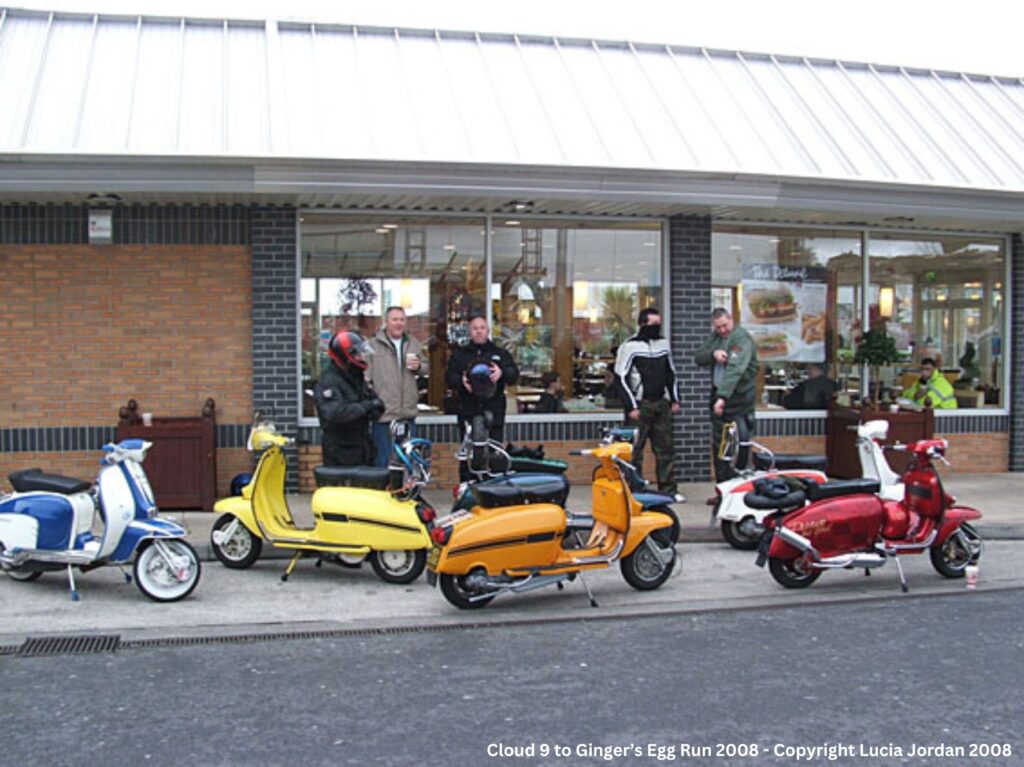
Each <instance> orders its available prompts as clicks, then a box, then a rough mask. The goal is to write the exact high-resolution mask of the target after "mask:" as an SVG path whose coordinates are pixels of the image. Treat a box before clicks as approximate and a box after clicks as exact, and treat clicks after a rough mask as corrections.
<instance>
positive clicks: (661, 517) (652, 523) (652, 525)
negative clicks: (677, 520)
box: [619, 511, 672, 559]
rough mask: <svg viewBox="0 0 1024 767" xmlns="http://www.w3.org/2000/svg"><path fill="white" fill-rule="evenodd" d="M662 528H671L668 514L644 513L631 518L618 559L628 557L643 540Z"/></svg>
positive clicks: (670, 519) (670, 518)
mask: <svg viewBox="0 0 1024 767" xmlns="http://www.w3.org/2000/svg"><path fill="white" fill-rule="evenodd" d="M664 527H672V517H670V516H669V515H668V514H660V513H658V512H656V511H645V512H643V513H642V514H639V515H637V516H635V517H633V519H632V520H630V523H629V533H628V534H627V535H626V543H625V544H624V545H623V547H622V552H621V553H620V554H619V558H620V559H621V558H623V557H628V556H629V555H630V554H632V553H633V551H634V550H635V549H636V547H637V546H639V545H640V544H641V543H643V540H644V538H646V537H647V536H648V535H650V534H651V533H653V532H654V531H655V530H661V529H662V528H664Z"/></svg>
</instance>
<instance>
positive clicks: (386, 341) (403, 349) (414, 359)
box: [366, 306, 427, 466]
mask: <svg viewBox="0 0 1024 767" xmlns="http://www.w3.org/2000/svg"><path fill="white" fill-rule="evenodd" d="M370 347H371V348H372V349H373V354H371V355H370V367H369V369H368V370H367V371H366V377H367V379H369V381H370V385H371V386H372V387H373V390H374V391H375V392H377V396H378V397H380V398H381V399H382V400H383V401H384V406H385V410H384V415H382V416H381V417H380V420H379V421H376V422H375V423H374V424H373V443H374V445H376V447H377V465H378V466H387V465H388V460H389V459H390V458H391V423H392V422H393V421H399V420H400V421H408V422H409V427H410V430H411V429H413V428H414V427H413V421H414V420H415V419H416V412H417V403H418V402H419V389H418V388H417V386H416V377H417V376H421V375H426V374H427V357H426V356H425V355H424V353H423V349H422V348H421V346H420V342H419V341H418V340H416V339H415V338H413V337H411V336H409V335H408V334H407V333H406V332H405V310H404V309H403V308H402V307H401V306H389V307H388V309H387V311H386V312H384V327H383V328H381V330H380V332H379V333H377V335H375V336H374V337H373V338H372V339H371V340H370ZM410 434H411V433H410Z"/></svg>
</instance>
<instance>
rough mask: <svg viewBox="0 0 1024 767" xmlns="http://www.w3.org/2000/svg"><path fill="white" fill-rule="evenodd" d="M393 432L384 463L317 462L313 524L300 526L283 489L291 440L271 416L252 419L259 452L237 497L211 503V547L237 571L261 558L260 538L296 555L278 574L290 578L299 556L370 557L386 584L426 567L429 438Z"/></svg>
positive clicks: (354, 562) (344, 561)
mask: <svg viewBox="0 0 1024 767" xmlns="http://www.w3.org/2000/svg"><path fill="white" fill-rule="evenodd" d="M393 431H394V432H395V437H396V438H395V450H394V454H393V455H392V459H391V462H390V464H389V466H388V467H387V468H383V469H380V468H376V467H370V466H357V467H340V466H319V467H317V468H316V469H315V470H314V473H315V475H316V478H317V485H318V489H317V491H316V492H315V493H313V499H312V506H313V525H312V526H302V525H299V524H298V523H297V522H296V520H295V518H294V517H293V516H292V513H291V511H290V509H289V508H288V502H287V500H286V499H285V494H284V480H285V471H286V468H287V461H286V458H285V454H284V448H285V447H286V446H288V445H291V444H293V443H294V440H293V439H291V438H289V437H285V436H284V435H282V434H279V433H278V432H277V429H276V428H275V426H274V424H273V423H271V422H269V421H261V420H257V422H256V424H255V425H254V426H253V428H252V432H251V433H250V435H249V445H248V447H249V449H250V450H256V451H262V455H261V456H260V459H259V463H258V464H257V465H256V471H255V472H254V473H253V478H252V481H251V482H250V483H249V484H248V485H246V486H245V487H244V488H243V490H242V495H240V496H232V497H230V498H224V499H222V500H220V501H217V503H216V504H215V505H214V510H215V511H219V512H221V516H220V517H219V518H218V519H217V521H216V522H215V523H214V525H213V530H212V532H211V534H210V540H211V543H212V546H213V553H214V555H215V556H216V557H217V559H219V560H220V561H221V562H222V563H223V564H224V565H225V566H226V567H230V568H232V569H236V570H242V569H245V568H247V567H250V566H251V565H252V564H253V563H254V562H255V561H256V560H257V558H258V557H259V555H260V552H261V551H262V548H263V541H267V542H268V543H270V544H271V545H273V546H275V547H277V548H281V549H292V550H294V551H295V555H294V556H293V557H292V559H291V561H290V562H289V563H288V567H287V569H286V570H285V572H284V575H282V576H281V579H282V580H285V581H286V580H288V576H289V575H291V573H292V570H294V569H295V565H296V563H297V562H298V560H299V559H300V558H301V557H302V556H303V555H308V554H311V553H312V554H314V555H315V556H317V558H318V562H317V566H319V565H320V564H321V562H323V561H328V562H334V563H337V564H341V565H344V566H348V567H358V566H359V564H360V563H361V562H362V561H363V559H368V560H369V562H370V565H371V567H373V571H374V572H375V573H376V574H377V576H378V577H380V578H381V580H384V581H386V582H388V583H411V582H412V581H414V580H416V578H418V577H419V575H420V573H422V572H423V568H424V567H425V566H426V562H427V549H428V548H430V546H431V541H430V538H429V536H428V535H427V530H426V526H425V523H426V522H428V521H431V520H433V518H434V516H435V514H434V510H433V509H432V508H431V507H430V506H429V504H427V503H426V502H425V501H423V500H421V499H420V490H421V488H422V487H423V486H424V485H425V484H426V483H427V482H429V481H430V450H431V445H430V442H429V441H428V440H425V439H414V438H408V437H406V435H405V434H404V433H402V429H401V427H396V428H395V429H393Z"/></svg>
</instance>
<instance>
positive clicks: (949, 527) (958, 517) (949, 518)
mask: <svg viewBox="0 0 1024 767" xmlns="http://www.w3.org/2000/svg"><path fill="white" fill-rule="evenodd" d="M975 519H981V512H980V511H978V510H977V509H972V508H971V507H970V506H953V507H952V508H949V509H946V512H945V514H943V515H942V527H940V528H939V534H938V535H937V536H936V537H935V543H936V545H938V544H941V543H945V541H946V539H947V538H948V537H949V536H951V535H952V534H953V531H954V530H956V529H957V528H958V527H960V525H962V524H963V523H964V522H970V521H972V520H975Z"/></svg>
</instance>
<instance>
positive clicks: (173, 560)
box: [133, 538, 200, 602]
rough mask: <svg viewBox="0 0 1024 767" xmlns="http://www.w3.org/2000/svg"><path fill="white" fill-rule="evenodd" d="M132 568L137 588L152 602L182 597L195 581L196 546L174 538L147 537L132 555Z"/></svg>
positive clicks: (197, 580) (190, 590)
mask: <svg viewBox="0 0 1024 767" xmlns="http://www.w3.org/2000/svg"><path fill="white" fill-rule="evenodd" d="M161 549H163V551H161ZM165 555H166V556H165ZM168 560H170V561H168ZM133 570H134V573H135V583H136V585H138V587H139V590H140V591H141V592H142V593H143V594H145V595H146V596H147V597H149V598H150V599H152V600H153V601H155V602H177V601H178V600H179V599H184V598H185V597H187V596H188V595H189V594H191V593H192V589H194V588H195V587H196V584H197V583H199V573H200V565H199V557H198V556H196V550H195V549H193V548H192V547H191V546H190V545H189V544H188V543H186V542H185V541H182V540H178V539H173V540H171V539H166V538H165V539H162V540H155V541H151V542H150V544H149V545H148V546H146V548H144V549H143V550H142V551H140V552H139V553H138V555H137V556H136V557H135V567H134V568H133Z"/></svg>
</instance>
